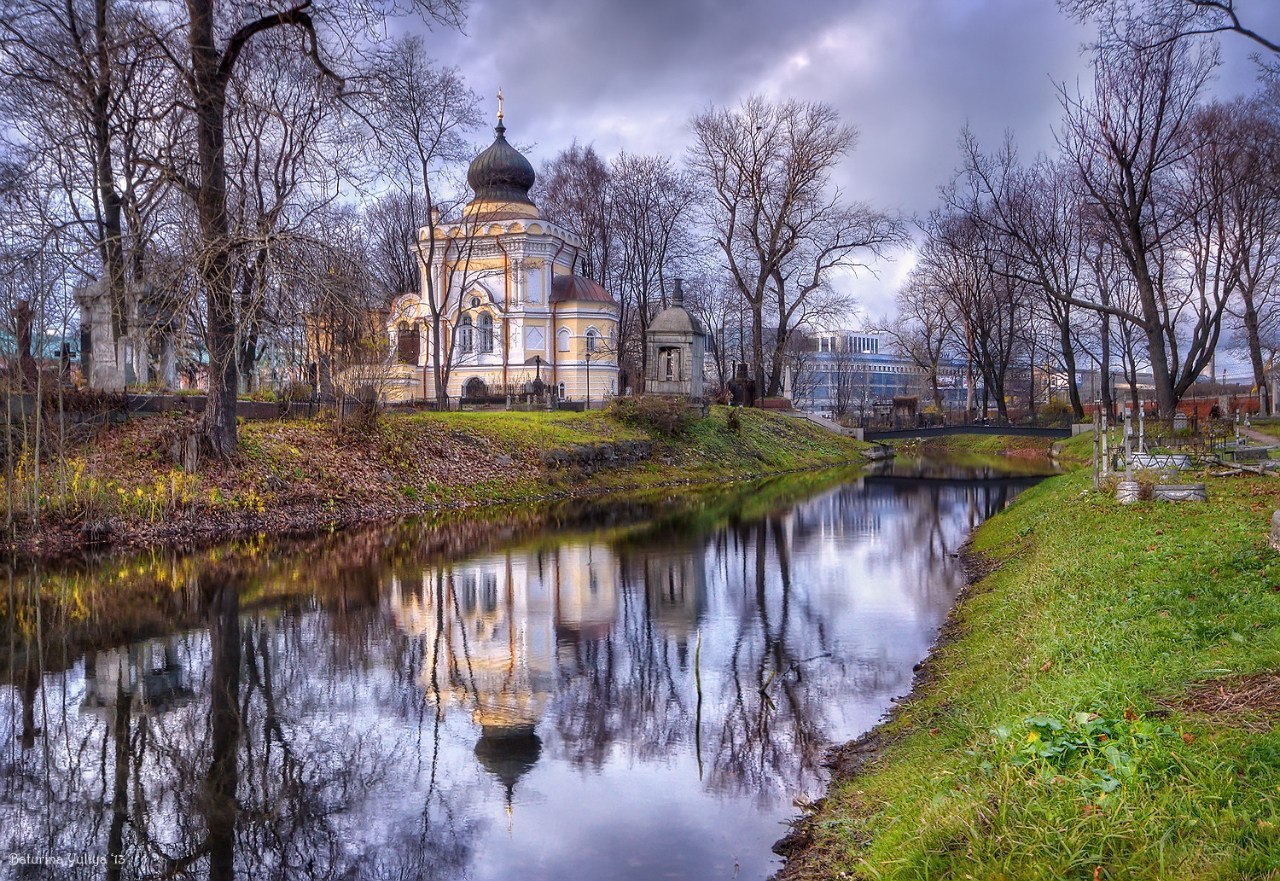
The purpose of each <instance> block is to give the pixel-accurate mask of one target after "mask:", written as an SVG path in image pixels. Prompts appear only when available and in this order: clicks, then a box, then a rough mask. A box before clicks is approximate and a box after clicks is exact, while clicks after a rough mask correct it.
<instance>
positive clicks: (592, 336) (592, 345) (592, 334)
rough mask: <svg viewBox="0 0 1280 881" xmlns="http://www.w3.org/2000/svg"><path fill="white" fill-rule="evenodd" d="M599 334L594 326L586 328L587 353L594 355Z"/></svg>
mask: <svg viewBox="0 0 1280 881" xmlns="http://www.w3.org/2000/svg"><path fill="white" fill-rule="evenodd" d="M599 338H600V334H599V332H598V331H597V330H596V329H595V328H594V327H588V328H587V354H588V355H594V354H595V353H596V343H597V342H598V341H599Z"/></svg>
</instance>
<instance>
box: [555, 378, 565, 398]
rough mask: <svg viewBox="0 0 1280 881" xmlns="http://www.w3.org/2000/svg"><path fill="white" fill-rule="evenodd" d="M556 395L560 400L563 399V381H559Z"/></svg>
mask: <svg viewBox="0 0 1280 881" xmlns="http://www.w3.org/2000/svg"><path fill="white" fill-rule="evenodd" d="M556 397H558V398H560V400H562V401H563V400H564V398H565V394H564V383H563V382H562V383H560V388H559V394H558V395H557V396H556Z"/></svg>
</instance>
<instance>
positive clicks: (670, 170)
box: [609, 153, 696, 378]
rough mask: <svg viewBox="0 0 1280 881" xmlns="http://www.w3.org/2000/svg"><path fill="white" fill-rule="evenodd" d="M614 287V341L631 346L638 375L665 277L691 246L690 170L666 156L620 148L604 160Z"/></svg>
mask: <svg viewBox="0 0 1280 881" xmlns="http://www.w3.org/2000/svg"><path fill="white" fill-rule="evenodd" d="M609 180H610V193H611V210H612V216H613V229H614V233H613V241H614V246H615V249H616V252H617V273H616V278H615V285H616V288H615V290H616V293H617V296H618V300H619V304H620V306H621V309H620V314H619V320H618V346H619V349H620V351H622V352H628V353H630V352H635V353H637V355H638V359H633V363H634V364H635V365H636V372H637V373H638V376H639V377H641V378H643V377H644V376H645V375H646V374H647V370H648V357H649V356H648V347H647V346H645V345H644V337H645V334H646V333H647V331H648V328H649V321H650V319H652V318H653V316H654V315H655V314H656V313H657V312H658V310H659V309H660V308H662V306H664V305H665V291H666V289H667V279H668V278H671V277H674V276H675V274H676V272H677V271H678V270H676V267H677V266H678V265H680V264H681V263H683V262H685V261H686V260H687V259H688V258H689V256H690V252H691V250H692V247H693V245H692V236H691V233H690V230H689V228H688V220H689V215H690V209H691V207H692V206H693V203H694V199H695V197H696V190H695V188H694V185H693V182H692V180H691V179H690V177H689V175H688V174H686V173H685V172H683V171H680V170H679V169H677V168H676V167H675V165H674V164H673V163H672V162H671V160H670V159H668V158H667V157H665V156H638V155H633V154H629V153H621V154H619V155H618V156H617V157H616V158H614V160H613V161H612V162H611V163H610V165H609Z"/></svg>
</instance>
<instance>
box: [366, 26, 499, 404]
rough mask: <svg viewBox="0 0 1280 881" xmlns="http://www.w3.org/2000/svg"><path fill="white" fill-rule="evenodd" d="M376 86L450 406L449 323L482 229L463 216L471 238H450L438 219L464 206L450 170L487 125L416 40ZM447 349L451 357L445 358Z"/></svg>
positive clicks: (377, 110) (441, 394)
mask: <svg viewBox="0 0 1280 881" xmlns="http://www.w3.org/2000/svg"><path fill="white" fill-rule="evenodd" d="M374 81H375V83H376V88H375V90H374V96H373V99H372V104H373V107H374V114H373V115H374V118H375V119H376V120H377V123H378V130H379V132H380V138H381V140H382V145H383V150H384V151H385V154H386V166H387V169H388V177H389V178H390V180H391V181H392V182H393V185H394V186H395V188H396V192H397V193H398V202H397V211H399V212H400V213H401V215H402V216H401V217H400V218H399V222H398V223H396V224H395V225H394V227H393V229H395V230H396V231H399V230H400V229H401V228H402V227H406V226H407V227H409V228H410V229H412V230H413V235H412V237H411V239H410V240H409V241H412V242H413V243H414V244H413V245H412V251H413V253H414V254H415V255H416V260H417V265H418V274H419V276H420V278H421V287H422V291H421V293H422V298H421V299H422V302H423V303H424V304H425V305H426V307H427V310H428V318H427V322H428V328H427V332H428V340H427V343H428V350H429V352H430V353H431V354H430V358H431V361H430V364H431V367H432V382H433V386H434V391H435V398H436V400H437V401H441V402H443V401H447V400H448V397H449V393H448V389H449V372H450V369H451V367H452V364H453V357H452V356H453V349H454V340H453V339H452V337H449V336H447V334H446V326H447V325H448V324H449V323H450V321H455V322H456V320H457V318H458V316H459V312H460V309H461V301H462V291H461V289H460V288H461V287H465V286H466V284H467V278H468V277H469V276H470V275H471V274H472V273H474V272H475V266H474V265H473V264H472V260H471V258H472V256H473V254H474V252H475V246H476V242H475V235H474V234H478V232H479V230H478V229H476V228H473V224H472V223H471V222H470V221H467V220H465V219H464V224H463V225H464V227H465V231H466V232H467V237H466V238H465V240H463V239H457V238H449V239H446V238H445V233H444V231H443V227H441V226H440V224H439V219H440V218H441V217H442V216H444V215H445V214H446V213H447V212H451V211H453V210H454V209H456V208H457V207H458V204H459V202H460V199H459V197H458V195H457V194H456V189H454V190H451V188H450V183H449V180H448V173H449V171H450V170H451V168H452V167H453V166H455V165H456V164H457V163H460V162H461V161H462V160H463V159H465V158H466V157H467V156H468V154H469V152H470V149H469V146H468V144H467V142H466V140H465V139H464V135H465V133H466V132H468V131H470V130H472V129H474V128H476V127H477V126H478V125H479V124H480V114H479V110H478V104H479V96H478V95H476V94H475V93H474V92H473V91H471V90H470V89H468V88H467V86H466V84H465V83H464V82H463V80H462V77H461V76H460V75H459V74H458V72H457V71H456V70H453V69H452V68H440V67H437V66H435V65H434V64H432V63H431V61H430V60H429V59H428V58H427V55H426V51H425V48H424V46H423V43H422V39H421V38H420V37H416V36H413V37H405V38H403V39H401V40H399V41H397V42H396V43H395V44H393V45H392V47H391V49H390V50H389V51H388V52H387V53H386V54H385V56H384V57H383V58H382V59H381V60H380V62H379V64H378V67H377V72H376V75H375V77H374ZM499 136H500V137H501V133H499ZM419 212H420V213H419ZM406 247H408V243H407V242H406ZM406 281H408V280H407V279H406ZM414 288H417V285H416V284H415V285H414ZM406 290H408V288H406ZM399 293H403V291H402V292H399ZM446 350H447V351H446ZM442 352H444V353H445V354H446V357H441V354H442Z"/></svg>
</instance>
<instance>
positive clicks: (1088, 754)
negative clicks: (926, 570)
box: [781, 438, 1280, 881]
mask: <svg viewBox="0 0 1280 881" xmlns="http://www.w3.org/2000/svg"><path fill="white" fill-rule="evenodd" d="M1083 443H1084V441H1082V440H1081V439H1078V438H1077V439H1073V441H1072V442H1071V444H1073V445H1074V444H1083ZM1207 480H1208V486H1209V499H1210V501H1209V502H1208V503H1207V504H1204V505H1185V504H1184V505H1175V504H1169V503H1160V502H1143V503H1139V504H1136V505H1133V506H1131V507H1124V506H1121V505H1119V504H1117V503H1116V502H1115V501H1114V499H1112V498H1111V497H1109V496H1107V495H1104V494H1097V493H1091V492H1089V491H1088V490H1089V481H1090V477H1089V474H1088V472H1087V470H1077V471H1075V472H1072V473H1069V474H1065V475H1061V476H1058V477H1054V478H1051V479H1048V480H1046V481H1044V482H1042V483H1041V484H1039V485H1038V486H1036V487H1035V488H1033V489H1031V490H1028V491H1027V492H1026V493H1025V494H1024V495H1022V496H1021V497H1020V498H1018V499H1017V500H1016V501H1015V502H1014V503H1013V505H1012V506H1011V507H1010V508H1009V509H1008V510H1007V511H1005V512H1004V513H1002V514H999V515H997V516H996V517H994V518H992V519H991V520H989V521H987V522H986V523H985V524H984V525H983V526H982V527H981V528H980V529H979V530H978V531H977V533H976V534H975V537H974V540H973V543H972V549H971V550H972V559H971V563H972V567H973V581H972V584H971V587H970V589H969V591H968V594H967V595H966V596H965V597H964V598H963V599H962V600H961V602H960V604H959V606H958V607H957V609H956V610H955V612H954V613H953V615H952V617H951V619H950V621H949V623H948V625H947V626H946V627H945V628H944V631H943V634H942V637H941V639H940V642H939V646H938V647H937V649H936V650H935V652H934V654H933V655H932V656H931V657H930V659H929V660H928V661H927V662H926V664H925V665H924V666H923V668H922V669H921V671H920V676H919V679H918V682H917V688H916V691H915V693H914V694H913V696H912V698H911V699H910V700H909V701H907V702H905V703H904V704H903V705H901V706H900V707H899V708H898V710H897V711H896V713H895V714H894V716H893V718H892V719H891V720H890V721H888V722H887V723H886V724H884V725H882V726H881V727H880V728H878V729H876V730H875V731H873V732H872V733H871V734H870V735H868V736H867V737H865V738H863V739H862V740H861V741H859V742H857V743H854V744H850V745H849V746H847V747H845V748H844V749H843V750H842V751H841V752H840V753H839V754H838V755H837V760H836V775H837V778H836V780H835V781H834V782H833V784H832V786H831V789H830V792H829V796H828V798H827V799H825V800H824V802H822V803H821V804H820V805H819V807H818V809H817V810H816V811H815V812H814V813H813V814H812V815H811V816H809V817H807V818H806V819H805V820H804V821H803V822H802V823H801V824H800V825H799V826H798V827H797V830H796V833H795V834H794V835H793V836H792V837H791V839H790V840H789V842H788V843H789V845H790V853H789V856H790V860H789V862H788V865H787V867H786V869H785V871H784V872H783V873H782V875H781V877H782V878H785V879H788V881H797V879H801V881H809V879H819V878H821V879H830V878H857V879H861V878H877V879H883V878H921V877H939V878H942V877H946V878H974V879H997V878H999V879H1022V878H1045V879H1049V878H1053V879H1058V878H1079V879H1090V881H1096V879H1103V878H1117V879H1118V878H1124V879H1170V878H1186V879H1191V878H1195V879H1204V878H1215V879H1229V878H1263V877H1269V878H1273V877H1280V731H1277V730H1276V722H1277V720H1280V555H1277V553H1276V552H1275V551H1273V550H1272V549H1271V548H1270V547H1269V546H1268V545H1267V542H1266V534H1267V526H1268V521H1269V518H1270V515H1271V512H1272V511H1273V510H1274V509H1275V507H1276V506H1277V503H1280V494H1278V492H1277V490H1278V489H1280V483H1278V482H1277V481H1276V480H1275V479H1274V478H1266V477H1254V476H1242V477H1230V478H1213V477H1209V478H1207Z"/></svg>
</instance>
